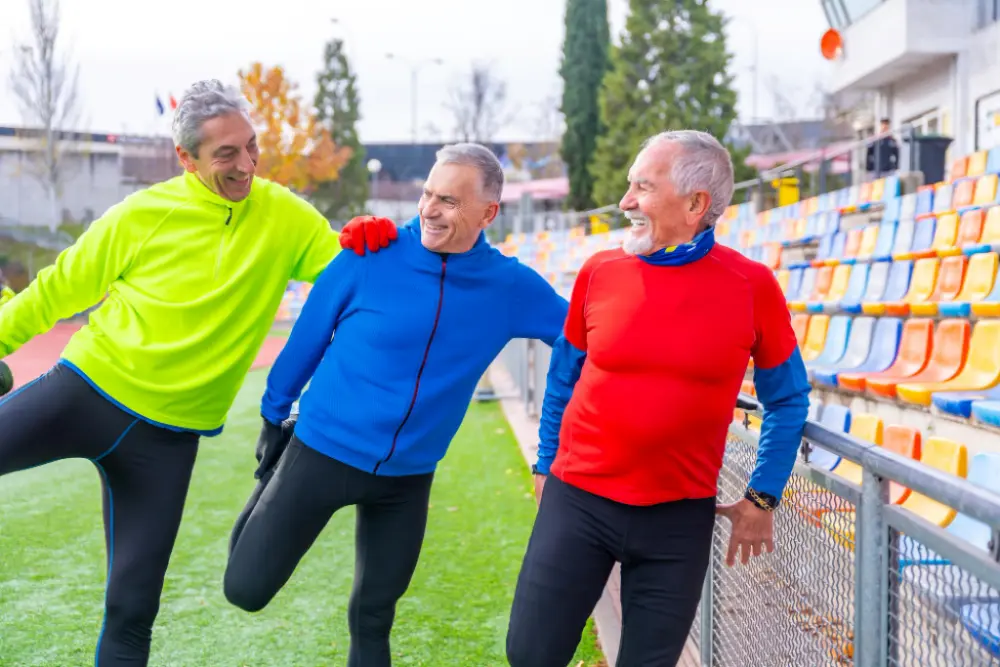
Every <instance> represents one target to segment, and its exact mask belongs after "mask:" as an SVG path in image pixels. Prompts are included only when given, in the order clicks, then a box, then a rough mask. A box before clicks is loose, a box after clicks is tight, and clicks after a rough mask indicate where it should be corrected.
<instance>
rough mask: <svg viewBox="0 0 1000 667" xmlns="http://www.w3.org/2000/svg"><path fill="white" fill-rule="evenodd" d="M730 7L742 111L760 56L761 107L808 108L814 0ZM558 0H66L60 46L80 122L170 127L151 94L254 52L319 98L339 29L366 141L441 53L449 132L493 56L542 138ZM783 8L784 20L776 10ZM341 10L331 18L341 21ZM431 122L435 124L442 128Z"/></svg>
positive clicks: (525, 132) (9, 116)
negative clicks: (76, 81) (451, 102)
mask: <svg viewBox="0 0 1000 667" xmlns="http://www.w3.org/2000/svg"><path fill="white" fill-rule="evenodd" d="M2 2H3V6H4V9H3V14H4V25H0V73H2V74H3V78H2V79H0V83H2V84H3V94H0V125H19V124H21V122H22V119H21V117H20V114H19V112H18V108H17V106H16V104H15V102H14V100H13V99H12V98H11V95H9V90H8V88H7V85H6V84H7V72H8V71H9V69H10V64H11V59H12V54H13V50H14V43H15V39H24V38H25V37H27V36H28V9H27V0H2ZM713 4H714V5H715V7H716V8H718V9H721V10H722V11H724V12H725V13H726V14H727V15H729V16H731V17H732V18H733V21H732V24H731V25H730V28H729V34H730V50H731V51H732V52H733V53H734V54H735V67H736V70H737V71H736V75H737V87H738V92H739V96H740V101H739V112H740V116H741V118H749V117H750V116H751V115H752V114H753V110H754V96H753V89H754V85H753V82H754V76H753V72H752V68H753V65H754V62H755V42H756V59H758V60H759V75H758V77H757V81H758V85H757V89H758V93H757V102H756V107H757V113H758V115H759V116H761V117H772V116H773V115H774V114H775V104H774V99H773V98H774V96H773V94H772V91H773V90H774V88H775V86H774V81H775V80H778V79H780V82H781V83H780V91H781V93H782V94H783V95H785V96H786V97H787V98H789V99H790V100H791V101H792V104H793V106H794V107H795V108H796V109H797V110H798V112H799V113H800V114H804V115H811V112H812V107H811V104H810V100H811V99H813V95H814V91H815V89H816V86H817V85H822V84H823V82H824V81H825V79H826V76H827V72H828V70H827V68H826V66H825V62H824V61H823V59H822V58H821V56H820V55H819V39H820V35H821V34H822V33H823V31H824V30H825V29H826V27H827V26H826V21H825V18H824V16H823V12H822V10H821V9H820V3H819V2H818V0H752V1H751V0H714V2H713ZM609 5H610V20H611V28H612V35H615V34H617V33H618V32H620V31H621V29H622V28H623V27H624V23H625V16H626V13H627V7H628V0H609ZM564 9H565V2H564V0H504V1H503V2H483V1H481V0H422V1H421V2H409V1H407V0H363V1H362V0H281V1H280V2H275V1H274V0H240V1H239V2H235V3H233V2H215V1H210V0H170V2H167V3H156V4H150V5H144V4H142V3H140V2H136V1H135V0H62V14H63V20H62V31H63V39H62V43H63V46H64V47H69V48H70V50H71V53H72V55H73V57H74V59H75V62H76V63H77V64H78V65H79V68H80V95H81V102H82V111H83V116H82V121H81V123H80V126H81V127H80V129H84V130H90V131H95V132H123V131H128V132H141V133H149V132H157V133H166V132H167V131H168V128H169V121H168V116H163V117H158V116H157V114H156V110H155V96H156V94H157V93H159V94H160V95H161V96H162V97H163V99H164V100H166V97H167V95H169V94H170V93H173V94H174V95H175V96H177V97H180V94H181V92H182V91H183V90H184V88H185V86H186V85H188V84H189V83H190V82H192V81H194V80H197V79H203V78H219V79H223V80H226V81H229V82H232V83H236V81H237V79H236V73H237V71H238V70H239V69H240V68H245V67H247V66H248V65H249V64H250V63H252V62H254V61H258V60H259V61H261V62H262V63H263V64H264V65H265V66H270V65H282V66H283V67H284V68H285V70H286V72H287V73H288V75H289V76H290V78H292V79H293V80H294V81H296V82H298V83H300V84H301V90H302V91H303V93H304V94H305V95H307V96H311V94H312V92H313V90H314V85H315V84H314V79H315V72H316V70H317V69H318V68H319V66H320V64H321V58H322V49H323V44H324V41H325V40H326V39H327V38H328V37H329V36H330V35H331V34H337V33H339V34H340V35H342V36H343V37H344V39H345V40H346V43H347V48H348V53H349V54H350V56H351V58H352V63H353V65H354V67H355V69H356V71H357V73H358V78H359V85H360V89H361V105H362V115H363V119H362V121H361V126H360V132H361V138H362V140H363V141H367V142H376V141H408V140H409V139H410V136H411V131H410V128H411V112H410V109H411V96H410V72H411V69H410V66H409V65H407V64H404V63H403V62H401V61H396V60H388V59H387V58H386V55H385V54H386V53H387V52H390V51H391V52H393V53H396V54H398V55H399V56H400V57H402V58H405V59H407V60H409V61H411V62H418V61H421V60H429V59H434V58H441V59H443V60H444V64H443V65H439V66H436V65H424V66H423V67H421V68H420V70H419V79H418V81H419V86H418V90H419V92H418V119H419V126H420V139H421V140H424V141H430V140H447V139H450V138H451V130H452V129H453V122H452V120H451V115H450V112H449V111H448V110H447V109H446V108H445V107H444V102H445V101H446V100H447V99H448V96H449V88H450V86H452V85H453V84H454V82H455V81H456V79H457V78H458V77H460V76H461V73H462V72H463V71H467V70H468V68H469V67H470V65H471V63H472V62H474V61H486V62H492V63H493V64H494V66H495V69H496V71H497V72H498V73H499V74H500V75H501V76H502V77H503V79H504V80H505V81H506V83H507V89H508V103H509V107H510V110H511V111H512V112H514V113H513V116H514V120H513V122H512V123H511V124H510V125H508V126H507V127H506V128H505V130H504V131H503V132H502V136H501V137H498V138H500V139H508V140H509V139H533V138H537V134H538V131H539V127H540V126H543V124H542V123H541V121H540V119H541V118H543V117H544V116H545V115H546V114H545V113H544V110H545V109H546V100H549V99H555V96H556V95H558V93H559V91H560V80H559V75H558V67H559V58H560V52H561V48H562V39H563V14H564ZM776 17H780V18H776ZM334 19H335V20H336V22H334ZM435 128H436V130H437V133H435Z"/></svg>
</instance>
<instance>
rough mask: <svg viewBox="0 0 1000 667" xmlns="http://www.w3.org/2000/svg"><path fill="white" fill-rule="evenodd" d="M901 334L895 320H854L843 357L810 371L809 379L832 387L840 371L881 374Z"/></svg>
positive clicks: (867, 318) (892, 355)
mask: <svg viewBox="0 0 1000 667" xmlns="http://www.w3.org/2000/svg"><path fill="white" fill-rule="evenodd" d="M902 331H903V322H902V320H900V319H899V318H895V317H883V318H880V319H879V320H878V321H875V320H874V319H873V318H871V317H858V318H855V319H854V323H853V325H852V326H851V336H850V339H849V340H848V341H847V351H846V352H845V353H844V356H843V357H842V358H841V359H840V361H839V362H837V364H836V365H835V366H832V367H828V368H815V369H813V371H812V375H813V378H814V379H815V380H816V382H819V383H820V384H824V385H827V386H830V387H836V386H837V376H838V375H839V374H840V373H842V372H846V371H850V372H852V373H856V372H864V371H884V370H885V369H887V368H889V366H891V365H892V362H893V361H895V359H896V352H897V351H898V349H899V337H900V335H901V334H902Z"/></svg>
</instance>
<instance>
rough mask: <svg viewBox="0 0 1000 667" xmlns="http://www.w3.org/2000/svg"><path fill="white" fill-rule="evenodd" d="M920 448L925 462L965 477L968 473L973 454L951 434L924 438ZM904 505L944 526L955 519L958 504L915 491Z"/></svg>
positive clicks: (922, 459)
mask: <svg viewBox="0 0 1000 667" xmlns="http://www.w3.org/2000/svg"><path fill="white" fill-rule="evenodd" d="M920 450H921V451H920V462H921V463H923V464H924V465H927V466H930V467H932V468H937V469H938V470H940V471H942V472H945V473H948V474H950V475H954V476H956V477H963V478H964V477H965V476H966V474H967V473H968V457H969V454H968V450H967V449H966V447H965V445H963V444H960V443H958V442H955V441H954V440H948V439H947V438H938V437H933V438H927V439H926V440H924V441H923V443H922V444H921V446H920ZM900 507H902V508H903V509H906V510H909V511H910V512H913V513H914V514H916V515H917V516H919V517H920V518H921V519H923V520H925V521H928V522H930V523H931V524H933V525H935V526H938V527H940V528H944V527H946V526H948V525H949V524H950V523H951V522H952V521H954V520H955V514H956V511H955V509H954V508H952V507H948V506H947V505H943V504H941V503H939V502H938V501H936V500H931V499H930V498H928V497H927V496H925V495H923V494H922V493H917V492H916V491H911V492H910V494H909V496H907V498H906V500H904V501H903V502H902V503H901V504H900Z"/></svg>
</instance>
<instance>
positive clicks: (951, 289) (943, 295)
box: [910, 255, 968, 315]
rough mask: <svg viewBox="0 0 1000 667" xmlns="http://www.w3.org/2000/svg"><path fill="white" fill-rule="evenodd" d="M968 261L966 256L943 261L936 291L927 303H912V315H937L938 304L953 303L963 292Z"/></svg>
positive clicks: (948, 258) (946, 258) (947, 258)
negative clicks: (942, 302) (941, 302)
mask: <svg viewBox="0 0 1000 667" xmlns="http://www.w3.org/2000/svg"><path fill="white" fill-rule="evenodd" d="M967 261H968V258H967V257H966V256H965V255H956V256H954V257H945V258H944V259H942V260H941V266H940V268H939V270H938V278H937V282H936V283H935V285H934V291H933V292H931V294H930V296H928V297H927V300H926V301H918V302H916V303H911V304H910V313H911V314H912V315H937V312H938V302H940V301H953V300H954V299H955V297H956V296H958V293H959V292H961V291H962V281H963V280H964V279H965V266H966V263H967Z"/></svg>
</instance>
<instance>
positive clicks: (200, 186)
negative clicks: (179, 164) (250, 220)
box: [181, 171, 258, 211]
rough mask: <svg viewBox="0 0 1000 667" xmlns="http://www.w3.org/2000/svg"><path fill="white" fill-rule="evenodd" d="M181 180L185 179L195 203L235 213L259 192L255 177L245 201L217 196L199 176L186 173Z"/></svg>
mask: <svg viewBox="0 0 1000 667" xmlns="http://www.w3.org/2000/svg"><path fill="white" fill-rule="evenodd" d="M181 178H183V179H184V184H185V186H186V187H187V190H188V193H189V194H190V195H191V198H192V199H194V200H195V201H199V202H204V203H206V204H212V205H214V206H223V207H225V208H230V209H233V210H234V211H235V210H239V209H240V208H242V207H243V206H245V205H246V203H247V202H249V201H251V200H252V199H253V198H254V195H255V194H256V193H257V191H258V183H257V177H256V176H255V177H254V179H253V182H252V183H251V184H250V194H249V195H248V196H247V198H246V199H244V200H243V201H230V200H229V199H226V198H225V197H222V196H220V195H218V194H216V193H215V192H214V191H213V190H212V189H211V188H209V187H208V186H207V185H205V184H204V183H202V181H201V179H200V178H198V175H197V174H192V173H191V172H189V171H185V172H184V175H183V176H182V177H181Z"/></svg>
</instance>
